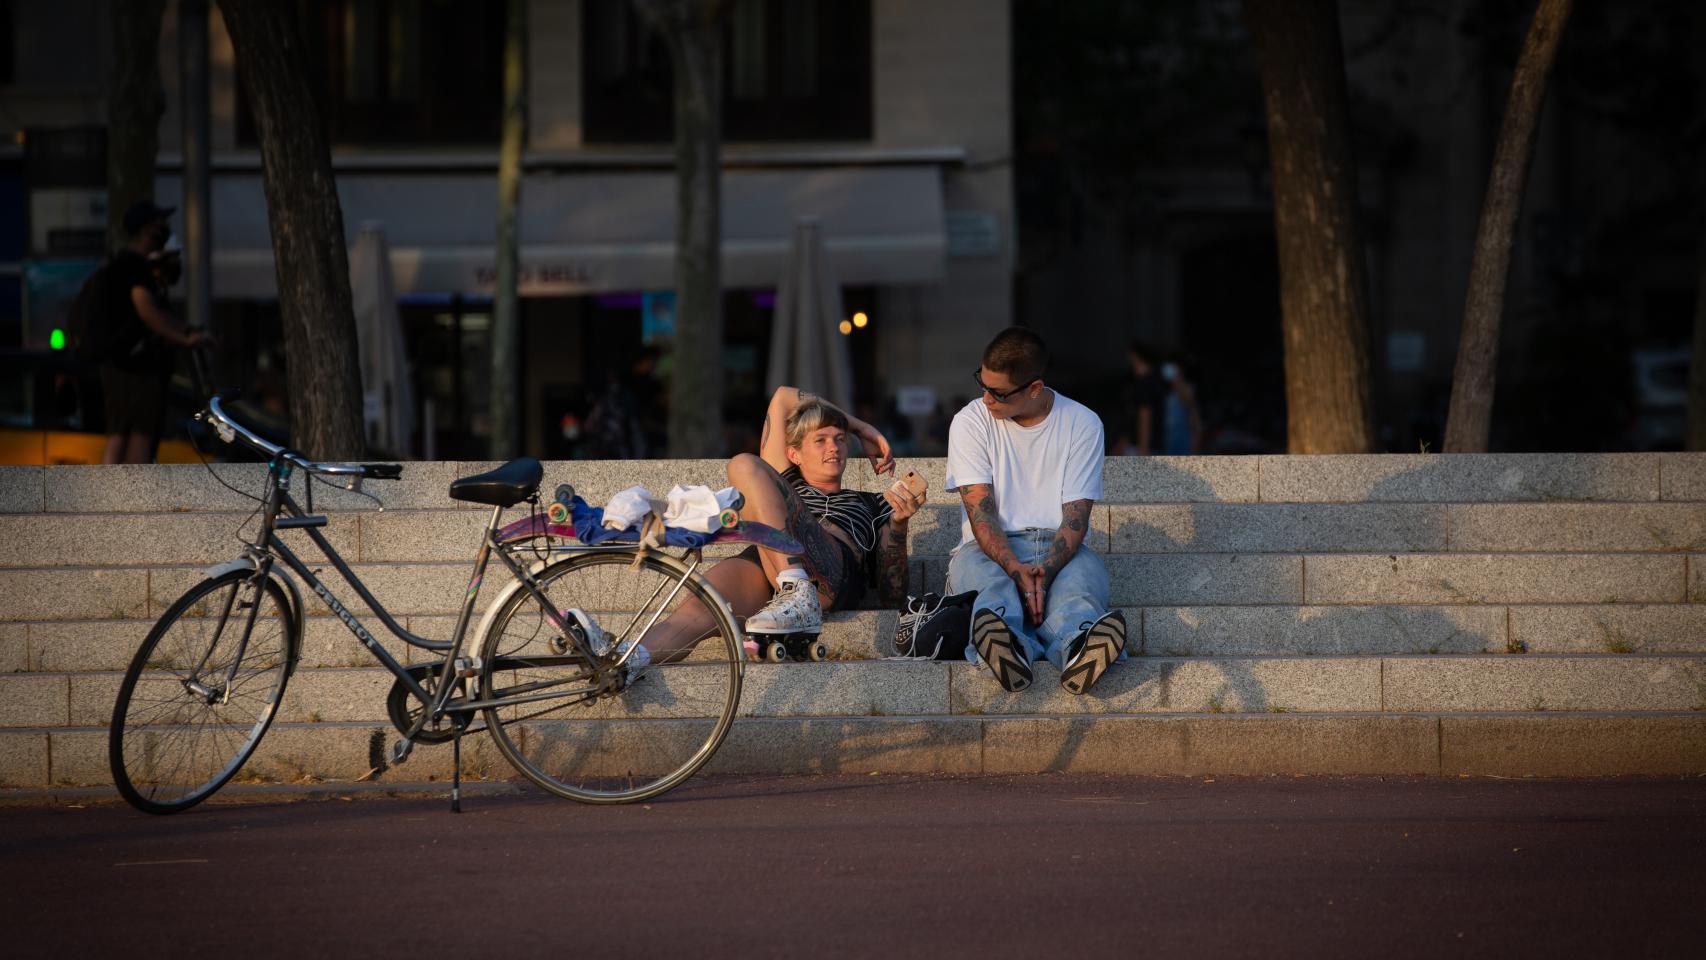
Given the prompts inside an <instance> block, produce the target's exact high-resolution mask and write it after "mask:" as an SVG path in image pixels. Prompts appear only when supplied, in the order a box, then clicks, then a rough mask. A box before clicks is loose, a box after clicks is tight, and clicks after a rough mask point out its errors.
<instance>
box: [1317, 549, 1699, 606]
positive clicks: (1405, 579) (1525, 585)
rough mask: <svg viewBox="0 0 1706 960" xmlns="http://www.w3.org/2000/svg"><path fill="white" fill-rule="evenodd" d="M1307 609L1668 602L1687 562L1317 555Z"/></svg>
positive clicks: (1678, 593)
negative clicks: (1321, 606)
mask: <svg viewBox="0 0 1706 960" xmlns="http://www.w3.org/2000/svg"><path fill="white" fill-rule="evenodd" d="M1304 582H1305V585H1306V589H1307V599H1306V602H1308V603H1312V604H1313V603H1353V604H1383V603H1427V604H1467V603H1663V602H1676V601H1680V600H1681V599H1682V595H1683V562H1682V557H1680V556H1652V555H1640V556H1630V555H1618V554H1585V555H1571V554H1504V555H1487V554H1427V555H1414V554H1396V555H1386V556H1364V555H1346V556H1333V555H1316V556H1311V557H1308V558H1306V559H1305V561H1304Z"/></svg>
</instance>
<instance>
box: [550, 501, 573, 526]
mask: <svg viewBox="0 0 1706 960" xmlns="http://www.w3.org/2000/svg"><path fill="white" fill-rule="evenodd" d="M545 518H546V519H547V520H550V521H551V522H552V523H566V522H568V519H569V508H568V507H565V506H563V505H562V504H560V503H553V504H551V505H550V506H548V507H546V508H545Z"/></svg>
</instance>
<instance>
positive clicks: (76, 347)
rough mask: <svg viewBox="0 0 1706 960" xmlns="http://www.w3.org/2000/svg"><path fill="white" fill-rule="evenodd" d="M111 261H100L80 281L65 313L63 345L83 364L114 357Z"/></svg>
mask: <svg viewBox="0 0 1706 960" xmlns="http://www.w3.org/2000/svg"><path fill="white" fill-rule="evenodd" d="M111 267H112V261H111V260H103V261H101V265H100V266H98V267H96V268H95V272H94V273H91V274H89V276H88V277H86V278H85V279H84V280H83V286H82V287H80V288H79V289H78V290H77V296H76V297H75V298H74V299H73V300H72V301H71V310H70V312H69V314H68V316H67V318H66V319H67V321H68V322H67V323H66V327H67V338H66V339H67V344H66V345H67V346H69V347H70V348H71V355H72V356H74V357H76V358H77V359H79V360H82V361H83V362H85V363H103V362H105V361H107V360H111V359H114V358H115V357H116V355H117V353H118V347H119V344H117V343H115V342H114V341H116V340H117V339H118V337H117V336H116V331H115V330H114V327H116V326H118V324H117V323H116V322H115V321H114V319H113V316H112V313H113V309H112V286H113V285H112V270H111Z"/></svg>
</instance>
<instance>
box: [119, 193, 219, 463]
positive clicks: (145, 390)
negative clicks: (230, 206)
mask: <svg viewBox="0 0 1706 960" xmlns="http://www.w3.org/2000/svg"><path fill="white" fill-rule="evenodd" d="M173 209H174V208H171V207H157V206H155V205H154V204H153V202H152V201H148V200H138V201H137V202H136V203H133V204H131V205H130V208H129V209H128V210H126V211H125V212H124V230H125V234H126V235H127V236H128V237H129V239H128V240H127V241H126V243H125V245H124V248H123V249H122V250H120V251H119V252H118V253H116V254H114V255H113V258H112V260H111V262H110V263H108V264H107V266H106V271H107V277H106V284H107V296H106V297H105V298H104V300H105V302H104V303H103V305H102V308H103V316H102V318H101V320H100V323H101V325H102V326H103V327H104V332H103V334H102V343H103V347H102V355H103V359H102V361H101V392H102V393H103V394H104V395H105V406H106V417H107V428H106V429H107V444H106V449H105V451H104V452H103V453H102V457H101V462H102V463H150V462H152V461H153V459H154V451H155V447H156V445H157V444H158V443H159V441H160V426H161V421H162V420H163V419H164V417H165V412H166V384H167V382H168V380H170V378H171V375H172V366H173V363H174V360H175V357H174V355H173V352H172V351H173V348H174V347H198V346H201V345H202V344H204V343H208V342H210V341H209V338H208V336H207V335H206V334H205V333H202V332H201V331H199V330H196V331H186V330H184V329H183V328H181V327H180V326H179V325H178V322H177V321H176V320H175V319H173V317H172V315H171V313H170V312H169V311H168V309H167V306H166V290H165V288H164V287H163V286H162V282H163V280H164V279H165V278H166V277H168V276H170V277H171V278H172V279H173V280H174V281H175V280H176V278H177V276H178V274H179V273H181V270H182V268H181V266H179V267H177V270H176V271H174V270H173V267H174V266H175V264H174V262H173V261H175V260H176V258H175V257H171V256H154V259H153V261H152V262H151V261H150V257H151V256H153V255H157V254H161V252H162V251H163V250H164V249H165V247H166V241H167V240H168V239H170V238H171V236H172V228H171V226H170V225H169V224H167V222H166V218H167V217H169V216H170V215H171V213H172V210H173Z"/></svg>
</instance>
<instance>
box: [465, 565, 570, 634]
mask: <svg viewBox="0 0 1706 960" xmlns="http://www.w3.org/2000/svg"><path fill="white" fill-rule="evenodd" d="M554 562H555V561H548V560H535V561H533V563H531V564H529V565H528V568H527V572H528V573H531V574H533V575H534V576H538V575H539V571H541V570H543V569H545V568H546V567H548V566H550V565H551V564H552V563H554ZM520 589H521V581H520V580H511V581H510V582H509V583H507V584H504V588H503V589H502V590H499V591H498V592H497V595H496V596H494V597H492V599H491V601H490V602H488V603H487V604H486V612H485V613H482V614H480V625H479V627H477V628H476V629H475V630H474V632H473V634H472V635H471V636H470V637H469V640H471V641H473V642H475V643H478V642H480V641H481V640H484V639H485V637H486V630H487V629H488V628H489V627H491V625H492V620H493V618H495V617H496V616H497V615H498V611H499V610H501V609H502V608H503V605H504V601H505V600H508V599H509V595H510V594H512V593H514V592H516V591H517V590H520Z"/></svg>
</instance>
